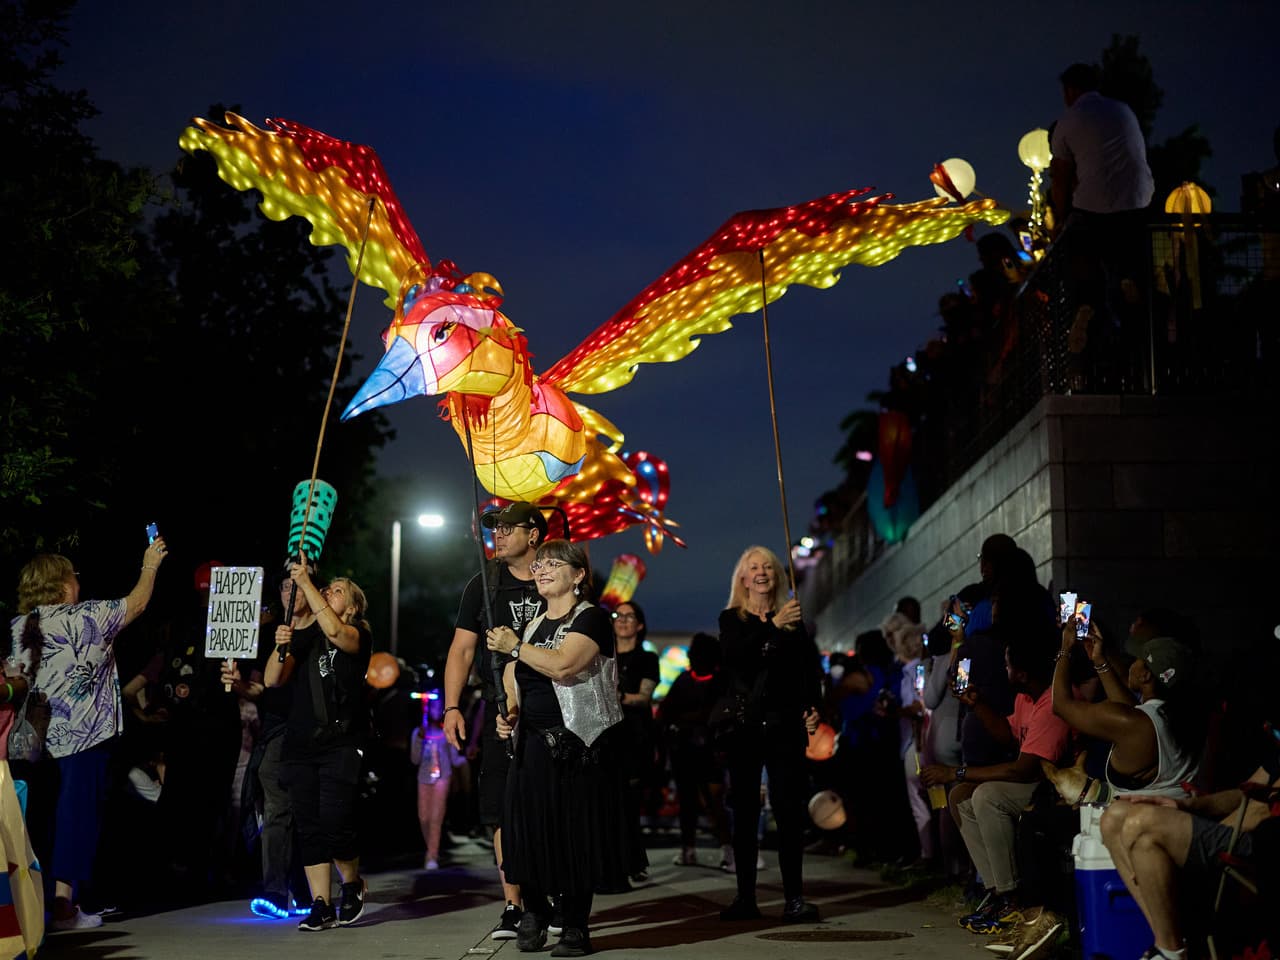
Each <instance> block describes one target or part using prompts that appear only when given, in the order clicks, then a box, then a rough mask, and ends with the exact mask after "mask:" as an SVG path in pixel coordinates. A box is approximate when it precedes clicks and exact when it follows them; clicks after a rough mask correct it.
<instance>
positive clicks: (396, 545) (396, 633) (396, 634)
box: [391, 513, 444, 656]
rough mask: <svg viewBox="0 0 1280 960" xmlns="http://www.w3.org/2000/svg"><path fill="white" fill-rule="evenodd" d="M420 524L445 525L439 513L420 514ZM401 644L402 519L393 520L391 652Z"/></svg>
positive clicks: (434, 526) (421, 525)
mask: <svg viewBox="0 0 1280 960" xmlns="http://www.w3.org/2000/svg"><path fill="white" fill-rule="evenodd" d="M418 526H420V527H425V528H426V529H428V530H438V529H440V528H441V527H443V526H444V517H442V516H441V515H440V514H438V513H420V514H418ZM399 645H400V521H399V520H393V521H391V654H392V656H395V654H396V651H397V648H398V647H399Z"/></svg>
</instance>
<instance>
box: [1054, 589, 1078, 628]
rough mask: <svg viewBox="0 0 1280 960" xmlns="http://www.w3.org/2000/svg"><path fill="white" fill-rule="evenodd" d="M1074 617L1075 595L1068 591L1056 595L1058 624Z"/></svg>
mask: <svg viewBox="0 0 1280 960" xmlns="http://www.w3.org/2000/svg"><path fill="white" fill-rule="evenodd" d="M1075 615H1076V595H1075V594H1074V593H1071V592H1070V591H1068V592H1067V593H1060V594H1058V623H1066V622H1067V621H1068V620H1070V619H1071V618H1072V617H1074V616H1075Z"/></svg>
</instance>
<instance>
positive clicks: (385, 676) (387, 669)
mask: <svg viewBox="0 0 1280 960" xmlns="http://www.w3.org/2000/svg"><path fill="white" fill-rule="evenodd" d="M399 679H400V661H399V660H397V659H396V658H395V657H393V656H392V655H391V654H389V653H384V652H381V651H379V652H378V653H375V654H374V655H373V656H371V657H370V658H369V669H368V670H367V671H365V675H364V680H365V683H367V684H369V686H371V687H373V688H374V689H376V690H385V689H387V687H390V686H393V685H394V684H395V682H396V681H397V680H399Z"/></svg>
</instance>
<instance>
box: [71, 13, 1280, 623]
mask: <svg viewBox="0 0 1280 960" xmlns="http://www.w3.org/2000/svg"><path fill="white" fill-rule="evenodd" d="M1208 6H1209V5H1207V4H1203V3H1192V2H1185V0H1184V2H1163V3H1158V4H1157V3H1125V2H1106V3H1094V2H1088V3H1071V4H1040V3H1027V4H1011V3H986V4H970V5H965V4H936V3H935V4H920V3H909V2H906V3H904V2H898V3H893V4H875V5H871V4H864V3H854V2H847V3H835V2H830V3H805V2H796V0H791V2H787V3H777V2H770V3H763V2H756V0H739V2H732V3H706V4H698V3H679V4H676V3H671V4H663V3H655V4H643V5H638V4H636V5H625V6H624V5H622V4H618V3H612V2H604V3H595V4H586V3H583V4H579V5H569V4H562V3H552V2H547V3H503V4H482V3H469V4H456V5H453V6H446V5H443V4H439V3H429V2H418V3H403V4H397V3H374V4H337V3H331V2H328V0H312V2H308V3H271V2H267V3H262V2H253V3H249V2H243V0H225V2H223V3H221V4H217V5H214V6H204V7H195V6H193V5H189V4H181V3H173V2H172V0H165V2H155V0H130V2H128V3H103V2H82V4H81V7H80V9H78V10H77V11H76V12H75V13H74V14H73V17H72V21H71V32H70V48H69V49H68V50H67V51H66V61H67V63H66V66H65V68H64V69H63V71H62V73H61V74H60V75H59V78H58V79H59V82H60V83H61V84H62V85H63V86H70V87H83V88H85V89H86V90H87V91H88V93H89V95H90V97H91V99H92V100H93V101H94V102H95V103H96V105H97V106H98V107H99V109H100V110H101V111H102V116H101V117H99V118H98V119H97V120H95V121H94V122H93V123H92V124H91V125H90V126H89V128H88V129H89V132H90V133H91V134H92V135H93V136H94V137H95V139H96V141H97V143H98V145H99V148H100V150H101V152H102V154H103V155H104V156H106V157H108V158H110V159H113V160H117V161H120V162H122V163H125V164H146V165H148V166H151V167H153V168H154V169H157V170H165V169H169V168H171V167H172V165H173V163H174V161H175V160H177V159H178V156H179V150H178V147H177V139H178V136H179V134H180V133H181V131H182V129H183V128H184V127H185V126H186V124H187V122H188V120H189V118H190V117H191V116H193V115H204V113H205V111H206V110H207V108H208V107H209V105H210V104H211V103H215V102H223V103H227V104H233V103H238V104H240V105H242V107H243V112H244V113H245V115H246V116H247V117H248V119H250V120H252V121H253V122H255V123H258V124H261V122H262V120H263V119H264V118H265V117H268V116H279V117H286V118H289V119H292V120H296V121H298V122H300V123H303V124H306V125H308V126H312V127H315V128H316V129H319V130H322V131H324V132H326V133H329V134H331V135H333V136H335V137H339V138H341V139H345V140H351V141H354V142H357V143H364V144H368V145H369V146H371V147H373V148H374V149H375V150H376V151H377V152H378V154H379V155H380V156H381V158H382V160H383V163H384V165H385V167H386V169H387V172H388V174H389V176H390V178H391V181H392V183H393V185H394V187H395V189H396V191H397V193H398V194H399V196H400V199H401V200H402V202H403V203H404V205H405V208H406V209H407V211H408V212H409V215H410V217H411V219H412V222H413V224H414V226H415V227H416V229H417V231H418V233H419V235H420V236H421V238H422V241H423V243H424V245H425V247H426V249H427V252H428V254H429V255H430V256H431V257H432V258H433V259H442V258H450V259H453V260H454V261H456V262H457V263H458V265H459V266H460V267H461V269H462V270H463V271H464V272H470V271H477V270H483V271H488V272H490V273H492V274H494V275H495V276H497V277H498V279H499V280H500V281H501V282H502V284H503V287H504V289H505V291H506V301H505V304H504V306H503V310H504V312H505V313H506V314H507V315H508V316H509V317H511V318H512V320H513V321H514V322H515V323H517V324H518V325H520V326H522V327H524V328H525V329H526V331H527V335H528V338H529V343H530V346H531V348H532V350H533V352H534V354H535V358H534V368H535V369H536V370H539V371H541V370H545V369H546V368H547V367H549V366H550V365H551V364H552V363H553V362H554V361H556V360H557V359H559V358H560V357H561V356H563V355H564V354H565V353H567V352H568V351H569V350H571V349H572V348H573V347H574V346H575V345H576V344H577V343H578V341H579V340H580V339H582V338H583V337H584V336H586V335H587V334H588V333H589V332H590V331H592V330H593V329H594V328H595V327H596V326H597V325H599V324H600V323H601V322H603V321H604V320H605V319H607V318H608V317H609V316H611V315H612V314H613V313H614V312H615V311H616V310H617V309H618V308H619V307H620V306H622V305H623V304H624V303H626V302H627V301H628V300H629V299H631V297H632V296H634V295H635V294H636V293H637V292H638V291H640V290H641V289H642V288H643V287H644V286H645V285H647V284H648V283H649V282H650V281H651V280H652V279H654V278H655V277H657V276H658V275H659V274H661V273H662V272H663V271H665V270H666V269H667V268H668V267H669V266H670V265H672V264H673V263H675V262H676V261H677V260H678V259H680V258H681V257H682V256H683V255H684V254H685V253H687V252H688V251H689V250H691V249H692V248H693V247H694V246H696V245H697V244H698V243H700V242H701V241H702V240H703V239H705V238H706V237H707V236H708V235H709V234H710V233H711V232H712V231H713V230H714V229H715V228H716V227H717V226H719V224H720V223H722V222H723V221H724V220H725V219H727V218H728V217H729V216H730V215H731V214H733V213H735V212H737V211H739V210H744V209H753V208H762V207H773V206H782V205H786V204H791V203H798V202H801V201H805V200H809V199H812V198H814V197H817V196H820V195H823V194H827V193H831V192H834V191H836V190H843V189H848V188H851V187H856V186H868V187H874V188H876V189H877V190H878V191H889V192H892V193H894V194H895V195H896V197H897V199H898V200H901V201H909V200H917V199H923V198H925V197H927V196H931V195H932V193H933V191H932V186H931V185H930V184H929V182H928V179H927V176H928V173H929V170H930V169H931V167H932V165H933V164H934V163H935V162H937V161H939V160H942V159H944V158H947V157H951V156H960V157H964V158H966V159H967V160H969V161H970V162H971V163H972V164H973V165H974V167H975V168H976V170H977V174H978V189H979V190H980V191H982V192H983V193H985V194H987V195H988V196H991V197H994V198H996V199H997V200H999V201H1000V202H1001V204H1002V205H1003V206H1005V207H1007V208H1011V209H1013V210H1015V211H1016V210H1018V209H1020V208H1022V207H1024V206H1025V204H1026V182H1027V174H1028V171H1027V170H1026V169H1025V168H1024V167H1023V166H1022V165H1021V164H1020V163H1019V161H1018V158H1017V153H1016V149H1017V144H1018V140H1019V138H1020V137H1021V136H1022V134H1024V133H1025V132H1026V131H1028V130H1030V129H1032V128H1033V127H1037V126H1044V127H1047V126H1048V125H1049V124H1050V123H1051V122H1053V120H1054V119H1055V118H1056V117H1057V115H1058V114H1059V113H1060V112H1061V109H1062V103H1061V94H1060V89H1059V86H1058V83H1057V76H1058V74H1059V73H1060V72H1061V71H1062V69H1063V68H1064V67H1066V66H1067V65H1068V64H1070V63H1071V62H1073V61H1076V60H1085V61H1093V60H1096V59H1097V58H1098V57H1099V55H1100V53H1101V51H1102V50H1103V48H1104V47H1105V46H1106V45H1107V43H1108V42H1109V40H1110V38H1111V35H1112V34H1113V33H1121V34H1129V33H1135V34H1138V35H1140V37H1141V41H1142V43H1141V47H1142V50H1143V52H1145V53H1146V55H1147V56H1148V57H1149V58H1150V60H1151V62H1152V64H1153V66H1154V69H1155V77H1156V81H1157V83H1158V84H1159V85H1160V86H1161V87H1163V88H1164V91H1165V101H1164V106H1163V108H1162V109H1161V111H1160V114H1159V116H1158V119H1157V124H1156V130H1155V136H1154V139H1155V140H1157V141H1159V140H1163V139H1164V138H1165V137H1167V136H1169V135H1171V134H1173V133H1177V132H1179V131H1181V130H1182V129H1183V128H1184V127H1186V126H1188V125H1190V124H1192V123H1199V124H1200V125H1201V127H1202V129H1203V131H1204V132H1205V133H1206V135H1207V136H1208V137H1209V140H1210V142H1211V143H1212V145H1213V148H1214V156H1213V158H1212V159H1211V161H1210V162H1209V163H1208V164H1207V166H1206V168H1205V171H1204V178H1203V179H1204V181H1205V182H1206V183H1207V184H1209V185H1210V186H1212V187H1214V188H1215V189H1216V190H1217V200H1216V204H1217V207H1218V209H1223V210H1236V209H1238V208H1239V199H1238V197H1239V178H1240V175H1241V174H1242V173H1244V172H1246V171H1249V170H1256V169H1260V168H1262V167H1265V166H1270V165H1272V164H1274V162H1275V158H1274V156H1273V154H1272V149H1271V137H1272V131H1273V129H1274V128H1275V126H1276V124H1277V122H1278V121H1280V116H1277V111H1276V109H1275V99H1274V98H1275V92H1276V90H1277V89H1280V84H1277V79H1278V77H1277V73H1278V72H1280V70H1278V68H1277V67H1276V63H1277V58H1276V56H1275V37H1276V35H1277V28H1278V27H1280V13H1278V5H1277V4H1275V3H1273V2H1255V3H1246V2H1223V3H1217V4H1214V5H1213V6H1214V8H1215V9H1213V10H1212V11H1210V10H1209V9H1208ZM227 189H231V188H230V187H228V188H227ZM335 260H336V261H337V264H338V270H339V271H341V274H340V275H337V274H335V280H336V282H337V283H338V285H339V287H340V288H341V289H343V290H344V291H345V290H346V289H347V285H348V284H349V276H348V275H347V274H346V272H345V269H344V268H342V266H341V261H340V260H337V258H335ZM976 267H977V255H976V250H975V249H974V247H973V246H972V245H971V244H969V243H967V242H965V241H964V240H957V241H953V242H952V243H950V244H948V245H945V246H935V247H926V248H912V249H908V250H906V251H905V252H904V253H903V254H902V256H901V257H900V258H899V259H898V260H896V261H894V262H892V263H890V264H889V265H887V266H884V267H880V268H876V269H874V270H870V269H866V268H862V267H851V268H849V269H847V270H846V271H845V272H844V275H843V279H842V280H841V282H840V283H839V284H838V285H837V286H836V287H834V288H833V289H831V290H828V291H816V290H811V289H808V288H803V287H801V288H794V289H792V290H791V291H790V292H789V293H788V294H787V295H786V296H785V297H784V298H783V299H782V300H780V301H779V302H778V303H777V304H776V305H774V306H773V307H771V309H770V325H771V331H772V334H773V349H774V368H775V374H776V378H777V380H776V388H777V400H778V404H779V408H780V418H781V430H782V446H783V454H784V459H785V469H786V482H787V492H788V499H789V508H790V511H789V512H790V517H791V528H792V533H793V535H795V536H799V535H800V534H801V533H803V532H804V530H805V528H806V527H807V525H808V523H809V520H810V518H811V516H812V508H813V502H814V500H815V499H816V498H817V497H818V496H819V495H820V494H821V493H822V492H823V491H824V490H826V489H829V488H831V487H833V486H835V485H836V484H837V483H838V482H839V481H840V474H839V470H838V469H837V468H836V467H835V466H834V465H833V464H832V462H831V461H832V456H833V454H834V453H835V451H836V450H837V448H838V447H839V446H840V443H841V435H840V431H839V429H838V425H839V422H840V420H841V419H842V417H843V416H844V415H845V414H846V413H848V412H849V411H850V410H853V409H855V408H858V407H863V406H865V405H866V404H865V400H864V398H865V396H866V394H867V392H868V391H870V390H876V389H883V388H884V386H885V384H886V381H887V370H888V368H889V367H891V366H892V365H893V364H895V363H897V362H899V361H900V360H901V359H902V358H903V357H904V356H905V355H907V354H909V353H911V352H912V351H913V350H914V349H915V348H916V347H917V346H918V345H921V344H923V343H924V341H925V340H927V339H928V338H930V337H931V336H933V335H934V334H935V332H936V330H937V328H938V326H939V324H940V320H939V317H938V315H937V302H938V298H939V297H940V296H941V295H942V294H943V293H946V292H947V291H948V290H949V289H954V287H955V284H956V282H957V280H958V279H962V278H964V277H966V276H967V275H968V274H969V273H970V272H972V271H973V270H974V269H976ZM344 296H345V295H344ZM381 299H382V293H381V291H377V290H374V289H372V288H368V287H362V288H361V290H360V293H359V294H358V299H357V307H356V317H355V320H354V322H353V325H352V332H351V347H352V348H353V349H355V350H357V351H359V352H360V353H361V354H363V360H362V361H361V362H360V363H359V364H358V367H357V370H358V372H359V373H361V374H363V373H365V372H367V371H368V370H370V369H372V366H373V364H374V362H376V359H377V357H378V356H379V355H380V353H381V344H380V343H379V341H378V335H379V333H380V332H381V330H382V329H383V327H384V326H385V325H386V323H387V321H388V320H389V318H390V314H389V312H388V311H386V310H385V309H384V308H383V307H382V305H381ZM341 322H342V317H341V316H335V317H334V323H335V325H337V326H340V324H341ZM579 399H586V401H587V402H588V403H589V405H591V406H594V407H596V409H598V410H600V411H601V412H602V413H603V414H604V415H605V416H607V417H609V418H610V419H611V420H613V421H614V422H615V423H616V424H617V425H618V426H619V427H620V428H621V429H622V430H623V431H624V432H625V433H626V434H627V448H628V449H645V450H648V451H650V452H651V453H653V454H655V455H657V456H660V457H663V458H664V459H666V460H667V462H668V464H669V465H670V468H671V475H672V490H671V500H670V503H669V510H668V513H669V515H670V516H672V517H673V518H675V519H676V520H678V521H679V522H680V523H681V525H682V526H681V532H682V534H683V535H684V537H685V538H686V539H687V541H688V543H689V549H688V550H680V549H678V548H675V547H670V546H669V547H668V548H667V549H666V550H664V551H663V553H662V554H661V555H660V556H658V557H649V556H648V555H647V554H644V549H643V544H642V541H641V537H640V535H639V533H638V532H636V531H629V532H628V533H625V534H622V535H619V536H616V537H612V538H609V539H607V540H604V541H598V542H596V543H595V544H593V546H592V550H593V562H594V564H595V565H596V566H597V568H601V569H607V568H608V566H609V561H610V560H611V558H612V557H613V556H614V555H616V554H618V553H621V552H635V553H641V554H643V555H644V556H645V558H646V560H647V562H648V566H649V575H648V578H647V579H646V580H645V582H644V583H642V584H641V586H640V590H639V592H638V593H637V599H638V600H640V601H641V602H642V603H644V605H645V607H646V609H647V611H648V619H649V626H650V629H651V630H660V631H661V630H681V631H692V630H695V629H702V628H707V627H709V626H710V625H712V624H714V623H715V618H716V616H717V613H718V611H719V610H720V609H721V607H722V606H723V604H724V600H725V597H726V595H727V592H728V581H729V576H730V573H731V569H732V565H733V563H734V562H735V560H736V559H737V556H738V554H739V553H740V552H741V550H742V548H743V547H745V546H746V545H748V544H750V543H757V542H759V543H764V544H766V545H768V546H770V547H772V548H773V549H774V550H776V551H778V552H779V553H782V552H783V533H782V522H781V513H780V506H779V498H778V489H777V482H776V473H775V467H774V457H773V441H772V436H771V432H770V421H769V407H768V396H767V391H766V384H765V377H764V358H763V347H762V340H761V335H760V320H759V314H754V315H749V316H744V317H739V318H738V319H737V320H736V321H735V325H734V329H733V330H731V331H729V332H727V333H724V334H720V335H717V336H713V337H708V338H705V339H704V340H703V343H702V345H701V347H699V349H697V350H696V351H694V353H693V354H692V355H690V356H689V357H688V358H686V359H684V360H682V361H680V362H678V363H675V364H659V365H652V366H646V367H642V368H641V370H640V372H639V373H638V374H637V376H636V378H635V380H634V381H633V382H632V383H631V384H629V385H627V386H625V387H623V388H622V389H620V390H619V391H617V392H615V393H611V394H604V395H599V396H595V397H591V398H579ZM385 412H386V413H387V415H388V416H389V418H390V419H391V422H392V424H393V426H394V427H395V428H396V429H397V431H398V437H397V439H396V440H395V441H393V443H392V444H391V445H390V446H389V447H388V448H387V449H386V450H385V451H384V452H383V453H382V454H381V456H380V459H379V462H378V470H379V474H380V475H381V476H384V477H393V476H397V475H412V476H413V477H415V478H417V482H418V485H419V486H420V489H421V498H420V499H421V508H422V509H423V510H438V511H440V512H443V513H446V514H447V515H448V516H449V518H450V521H451V523H452V524H453V526H452V529H453V530H454V531H455V533H456V535H458V536H461V535H462V529H463V523H464V521H465V517H466V511H467V506H466V505H467V503H468V499H469V497H470V492H471V486H470V480H469V474H468V472H467V469H466V462H465V456H464V453H463V451H462V448H461V446H460V445H459V443H458V442H457V440H456V439H455V437H454V435H453V432H452V431H451V430H450V429H449V428H448V426H447V425H445V424H442V423H440V422H439V421H438V420H437V419H436V409H435V401H434V400H432V399H416V400H411V401H408V402H406V403H403V404H400V405H398V406H393V407H389V408H385ZM318 413H319V412H318V411H317V418H318ZM337 429H341V427H340V426H339V427H337ZM305 466H306V465H300V473H301V472H304V471H303V469H302V468H303V467H305ZM340 493H341V491H340ZM386 519H387V524H388V527H389V526H390V522H391V520H392V519H393V518H390V517H388V518H386ZM406 535H408V536H417V535H419V534H418V532H417V531H416V529H413V528H408V532H407V533H406ZM357 579H358V577H357ZM365 586H366V588H370V589H372V590H373V591H374V593H375V595H376V594H379V593H381V590H380V589H378V585H370V584H367V583H366V584H365Z"/></svg>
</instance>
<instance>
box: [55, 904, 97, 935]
mask: <svg viewBox="0 0 1280 960" xmlns="http://www.w3.org/2000/svg"><path fill="white" fill-rule="evenodd" d="M49 926H50V927H52V928H53V929H54V930H92V929H93V928H94V927H100V926H102V917H101V916H99V915H98V914H96V913H85V912H84V911H83V910H81V909H80V908H79V907H76V912H75V913H73V914H71V916H69V917H63V918H62V919H60V920H54V921H53V922H51V923H50V924H49Z"/></svg>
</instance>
